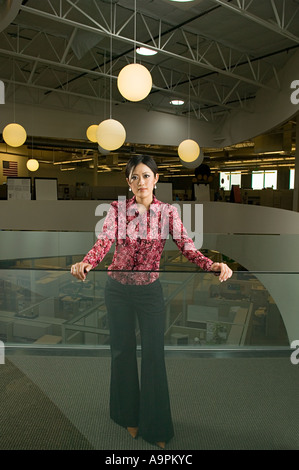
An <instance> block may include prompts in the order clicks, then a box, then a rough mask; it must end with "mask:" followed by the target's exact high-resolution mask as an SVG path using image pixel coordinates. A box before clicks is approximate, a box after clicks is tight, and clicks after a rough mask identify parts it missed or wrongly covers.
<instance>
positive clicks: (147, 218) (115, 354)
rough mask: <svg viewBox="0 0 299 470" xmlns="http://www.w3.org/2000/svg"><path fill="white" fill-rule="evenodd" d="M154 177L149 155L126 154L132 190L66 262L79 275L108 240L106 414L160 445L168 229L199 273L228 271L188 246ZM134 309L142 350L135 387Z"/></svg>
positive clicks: (166, 426) (164, 408)
mask: <svg viewBox="0 0 299 470" xmlns="http://www.w3.org/2000/svg"><path fill="white" fill-rule="evenodd" d="M158 179H159V175H158V168H157V165H156V163H155V161H154V160H153V158H152V157H149V156H146V155H137V156H134V157H132V158H131V159H130V160H129V162H128V164H127V166H126V180H127V183H128V185H129V190H130V191H132V192H133V194H134V196H133V197H132V198H131V199H129V200H126V201H123V202H120V201H115V202H113V203H111V207H110V209H109V211H108V214H107V216H106V219H105V222H104V225H103V229H102V231H101V233H100V235H99V236H98V240H97V242H96V243H95V245H94V247H93V248H92V249H91V250H90V251H89V252H88V253H87V255H86V256H85V257H84V259H83V261H82V262H80V263H76V264H74V265H73V266H72V268H71V273H72V274H73V275H74V276H75V277H76V278H77V279H80V280H82V281H84V280H85V278H86V274H87V273H88V272H89V271H90V270H91V269H92V268H95V267H96V266H97V264H99V263H100V262H101V261H102V259H103V258H104V256H105V255H106V254H107V253H108V251H109V249H110V247H111V245H112V244H113V242H114V241H115V243H116V247H115V253H114V256H113V260H112V264H111V265H110V266H109V268H108V274H109V277H108V281H107V285H106V289H105V301H106V306H107V314H108V321H109V328H110V347H111V383H110V416H111V418H112V419H113V420H114V421H115V422H116V423H118V424H119V425H121V426H123V427H125V428H127V430H128V431H129V433H130V434H131V435H132V436H133V437H136V436H137V434H138V435H140V436H142V437H143V438H144V439H145V440H146V441H148V442H150V443H153V444H156V445H158V446H159V447H161V448H164V447H165V443H166V442H168V441H169V440H170V439H171V438H172V437H173V424H172V417H171V410H170V402H169V393H168V384H167V376H166V369H165V361H164V325H165V308H164V299H163V293H162V288H161V284H160V281H159V279H158V278H159V273H158V271H159V263H160V259H161V255H162V251H163V248H164V245H165V241H166V238H167V234H168V233H170V234H171V235H172V237H173V240H174V242H175V243H176V245H177V246H178V248H179V249H180V250H181V251H182V253H183V254H184V255H185V256H186V257H187V259H189V260H190V261H191V262H193V263H195V264H197V265H198V266H200V267H201V268H202V269H204V270H206V271H220V274H219V280H220V281H225V280H227V279H228V278H229V277H231V275H232V271H231V270H230V268H229V267H228V266H227V265H226V264H224V263H213V261H212V260H210V259H209V258H206V257H205V256H203V254H202V253H201V252H200V251H198V250H196V249H195V246H194V243H193V241H192V239H191V238H190V237H189V236H188V234H187V232H186V230H185V228H184V226H183V224H182V221H181V219H180V217H179V214H178V211H177V209H175V207H174V206H172V205H170V204H165V203H162V202H161V201H158V200H157V198H156V197H155V196H154V188H155V187H156V183H157V182H158ZM136 314H137V317H138V323H139V328H140V335H141V350H142V362H141V381H140V386H139V378H138V370H137V359H136V337H135V315H136Z"/></svg>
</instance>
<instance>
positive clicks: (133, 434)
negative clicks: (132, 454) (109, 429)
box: [127, 426, 138, 439]
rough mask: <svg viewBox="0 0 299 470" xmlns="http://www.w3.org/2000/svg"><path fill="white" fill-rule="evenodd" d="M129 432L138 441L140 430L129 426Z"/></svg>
mask: <svg viewBox="0 0 299 470" xmlns="http://www.w3.org/2000/svg"><path fill="white" fill-rule="evenodd" d="M127 431H128V432H129V433H130V434H131V436H132V437H133V439H136V437H137V434H138V428H134V427H130V426H128V427H127Z"/></svg>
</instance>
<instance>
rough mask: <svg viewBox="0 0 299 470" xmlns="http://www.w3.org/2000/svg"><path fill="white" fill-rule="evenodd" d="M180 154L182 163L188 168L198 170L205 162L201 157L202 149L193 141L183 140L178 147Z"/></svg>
mask: <svg viewBox="0 0 299 470" xmlns="http://www.w3.org/2000/svg"><path fill="white" fill-rule="evenodd" d="M178 154H179V157H180V160H181V163H182V164H183V165H184V166H186V167H187V168H196V167H197V166H199V165H200V164H201V162H202V160H203V155H200V148H199V145H198V143H197V142H195V140H192V139H186V140H183V142H181V143H180V145H179V147H178Z"/></svg>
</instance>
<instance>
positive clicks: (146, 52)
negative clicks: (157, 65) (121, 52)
mask: <svg viewBox="0 0 299 470" xmlns="http://www.w3.org/2000/svg"><path fill="white" fill-rule="evenodd" d="M136 52H137V54H140V55H147V56H150V55H156V54H158V52H157V51H153V49H149V48H148V47H137V49H136Z"/></svg>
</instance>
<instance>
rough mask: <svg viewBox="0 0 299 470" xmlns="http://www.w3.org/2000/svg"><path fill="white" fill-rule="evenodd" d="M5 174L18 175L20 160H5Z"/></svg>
mask: <svg viewBox="0 0 299 470" xmlns="http://www.w3.org/2000/svg"><path fill="white" fill-rule="evenodd" d="M2 163H3V176H18V162H8V161H4V160H3V162H2Z"/></svg>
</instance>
